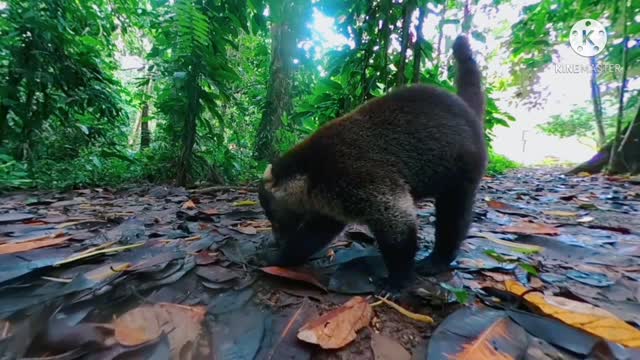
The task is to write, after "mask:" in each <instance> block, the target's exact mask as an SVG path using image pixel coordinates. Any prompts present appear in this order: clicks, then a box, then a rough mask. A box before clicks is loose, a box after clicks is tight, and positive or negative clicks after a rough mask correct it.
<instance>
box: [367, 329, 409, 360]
mask: <svg viewBox="0 0 640 360" xmlns="http://www.w3.org/2000/svg"><path fill="white" fill-rule="evenodd" d="M371 349H372V350H373V357H374V359H375V360H410V359H411V354H409V352H408V351H407V350H406V349H405V348H404V347H402V345H400V344H398V342H396V341H395V340H393V339H391V338H389V337H387V336H384V335H381V334H377V333H373V334H372V335H371Z"/></svg>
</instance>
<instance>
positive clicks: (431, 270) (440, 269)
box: [416, 255, 451, 276]
mask: <svg viewBox="0 0 640 360" xmlns="http://www.w3.org/2000/svg"><path fill="white" fill-rule="evenodd" d="M438 258H439V257H438V256H434V255H429V256H427V257H426V258H425V259H423V260H420V261H418V263H417V264H416V272H417V273H418V274H420V275H423V276H434V275H438V274H442V273H445V272H448V271H449V270H451V267H450V264H451V262H447V261H442V260H441V259H438Z"/></svg>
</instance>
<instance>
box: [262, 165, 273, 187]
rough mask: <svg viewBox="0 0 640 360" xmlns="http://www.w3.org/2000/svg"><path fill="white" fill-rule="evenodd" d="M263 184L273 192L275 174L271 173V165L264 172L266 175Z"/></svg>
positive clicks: (263, 177) (263, 176)
mask: <svg viewBox="0 0 640 360" xmlns="http://www.w3.org/2000/svg"><path fill="white" fill-rule="evenodd" d="M262 182H263V184H264V187H265V188H266V189H269V190H271V189H272V188H273V174H272V173H271V164H269V165H267V168H266V169H265V170H264V175H262Z"/></svg>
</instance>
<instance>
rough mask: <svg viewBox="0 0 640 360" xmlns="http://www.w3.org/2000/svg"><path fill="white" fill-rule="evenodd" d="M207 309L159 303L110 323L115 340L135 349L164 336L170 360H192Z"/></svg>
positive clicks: (136, 310) (130, 312)
mask: <svg viewBox="0 0 640 360" xmlns="http://www.w3.org/2000/svg"><path fill="white" fill-rule="evenodd" d="M205 313H206V308H204V307H202V306H196V307H191V306H184V305H179V304H170V303H159V304H154V305H143V306H141V307H138V308H135V309H133V310H131V311H128V312H126V313H125V314H123V315H122V316H120V317H119V318H117V319H116V320H114V321H113V326H114V328H115V337H116V340H118V342H119V343H120V344H122V345H126V346H135V345H140V344H143V343H145V342H148V341H151V340H154V339H157V338H158V337H159V336H160V335H161V334H162V333H163V332H164V333H165V334H166V335H167V336H168V337H169V344H170V345H171V358H172V359H191V357H192V355H193V353H194V350H195V346H196V344H197V340H198V338H199V336H200V332H201V329H202V324H201V323H202V320H203V319H204V316H205Z"/></svg>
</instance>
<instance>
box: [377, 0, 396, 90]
mask: <svg viewBox="0 0 640 360" xmlns="http://www.w3.org/2000/svg"><path fill="white" fill-rule="evenodd" d="M392 7H393V3H392V2H391V0H382V1H381V9H380V13H381V14H388V13H389V12H390V11H391V10H392ZM379 36H380V39H379V41H380V42H381V43H382V46H381V47H380V54H382V72H381V73H380V79H382V81H383V84H384V90H385V91H387V90H388V88H389V79H388V76H387V73H388V71H389V37H390V36H391V30H390V28H389V19H388V16H382V25H381V26H380V33H379Z"/></svg>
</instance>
